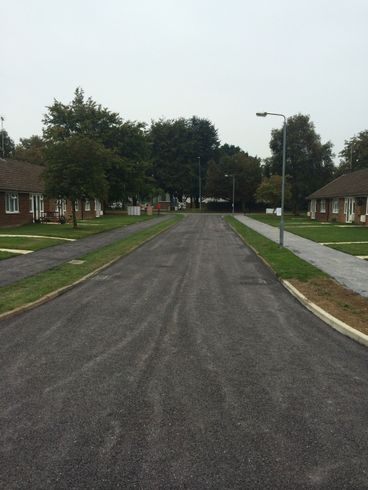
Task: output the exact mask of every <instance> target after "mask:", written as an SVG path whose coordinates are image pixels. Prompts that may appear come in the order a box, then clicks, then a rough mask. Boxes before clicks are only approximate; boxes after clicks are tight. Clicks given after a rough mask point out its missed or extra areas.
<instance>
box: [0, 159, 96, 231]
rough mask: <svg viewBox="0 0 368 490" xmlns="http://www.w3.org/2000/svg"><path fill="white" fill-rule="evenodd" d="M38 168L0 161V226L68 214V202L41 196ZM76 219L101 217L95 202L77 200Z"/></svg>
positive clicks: (33, 165) (41, 186) (41, 183)
mask: <svg viewBox="0 0 368 490" xmlns="http://www.w3.org/2000/svg"><path fill="white" fill-rule="evenodd" d="M44 170H45V168H44V167H42V166H40V165H35V164H32V163H28V162H23V161H20V160H13V159H9V158H8V159H1V158H0V226H16V225H22V224H26V223H32V222H35V221H38V220H40V219H42V218H43V217H45V216H49V217H52V216H54V217H60V216H65V218H66V219H67V220H68V219H69V217H70V215H71V202H68V201H66V200H58V199H46V198H45V197H44V190H45V185H44V182H43V179H42V173H43V171H44ZM76 207H77V217H78V218H79V219H80V218H94V217H96V216H101V215H102V210H101V203H100V201H99V200H98V199H95V200H90V201H89V200H85V201H83V202H81V201H77V202H76Z"/></svg>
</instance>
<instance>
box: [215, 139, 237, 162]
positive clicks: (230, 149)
mask: <svg viewBox="0 0 368 490" xmlns="http://www.w3.org/2000/svg"><path fill="white" fill-rule="evenodd" d="M241 151H242V150H241V148H240V146H235V145H229V144H228V143H225V144H223V145H221V146H220V147H219V148H218V150H217V152H216V161H220V160H221V158H223V157H226V156H227V157H231V156H233V155H236V154H237V153H239V152H241Z"/></svg>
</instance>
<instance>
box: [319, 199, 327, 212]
mask: <svg viewBox="0 0 368 490" xmlns="http://www.w3.org/2000/svg"><path fill="white" fill-rule="evenodd" d="M319 212H320V213H325V212H326V199H321V200H320V202H319Z"/></svg>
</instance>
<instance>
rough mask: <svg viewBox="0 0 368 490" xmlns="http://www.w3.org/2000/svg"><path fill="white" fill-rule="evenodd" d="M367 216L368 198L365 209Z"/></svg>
mask: <svg viewBox="0 0 368 490" xmlns="http://www.w3.org/2000/svg"><path fill="white" fill-rule="evenodd" d="M365 214H368V197H367V205H366V209H365Z"/></svg>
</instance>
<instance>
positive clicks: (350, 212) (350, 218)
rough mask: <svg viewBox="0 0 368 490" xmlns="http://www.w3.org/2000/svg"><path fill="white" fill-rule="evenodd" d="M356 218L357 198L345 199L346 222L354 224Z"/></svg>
mask: <svg viewBox="0 0 368 490" xmlns="http://www.w3.org/2000/svg"><path fill="white" fill-rule="evenodd" d="M354 218H355V198H354V197H347V198H346V199H345V222H346V223H353V222H354Z"/></svg>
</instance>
